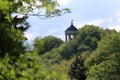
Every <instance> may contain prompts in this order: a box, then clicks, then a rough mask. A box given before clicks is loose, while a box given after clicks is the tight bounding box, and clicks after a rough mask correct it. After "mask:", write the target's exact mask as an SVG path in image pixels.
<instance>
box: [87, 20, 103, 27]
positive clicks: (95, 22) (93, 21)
mask: <svg viewBox="0 0 120 80" xmlns="http://www.w3.org/2000/svg"><path fill="white" fill-rule="evenodd" d="M103 22H104V21H103V20H102V19H97V20H92V21H90V22H87V23H85V24H90V25H97V26H98V25H100V24H102V23H103Z"/></svg>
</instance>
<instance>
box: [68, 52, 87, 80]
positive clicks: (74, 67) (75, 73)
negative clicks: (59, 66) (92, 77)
mask: <svg viewBox="0 0 120 80" xmlns="http://www.w3.org/2000/svg"><path fill="white" fill-rule="evenodd" d="M85 72H86V68H85V67H84V59H83V58H82V56H81V54H80V55H77V56H76V58H75V60H74V61H73V63H72V64H71V67H70V70H69V72H68V75H69V76H70V78H71V80H86V75H85Z"/></svg>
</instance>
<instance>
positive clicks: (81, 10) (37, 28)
mask: <svg viewBox="0 0 120 80" xmlns="http://www.w3.org/2000/svg"><path fill="white" fill-rule="evenodd" d="M58 2H59V4H60V6H61V8H70V9H71V11H72V12H71V13H70V14H65V15H63V16H60V17H54V18H51V19H39V18H38V17H29V18H28V20H27V21H28V22H29V23H30V25H31V27H30V28H29V29H28V31H26V32H25V36H26V37H27V38H28V41H29V42H32V41H33V40H34V39H35V38H36V37H41V38H43V37H45V36H48V35H53V36H55V37H58V38H61V39H62V40H64V39H65V38H64V37H65V36H64V31H65V30H66V29H67V28H68V27H69V26H70V25H71V20H73V24H74V26H75V27H76V28H78V29H79V28H81V27H83V26H84V25H86V24H90V25H91V24H92V25H96V26H99V27H101V28H104V29H105V28H108V29H115V30H117V31H120V0H58Z"/></svg>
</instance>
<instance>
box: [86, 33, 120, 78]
mask: <svg viewBox="0 0 120 80" xmlns="http://www.w3.org/2000/svg"><path fill="white" fill-rule="evenodd" d="M119 43H120V33H117V32H115V31H111V32H110V34H107V35H106V36H105V37H104V38H103V39H102V40H101V41H100V42H99V44H98V48H97V49H96V51H95V52H94V53H93V54H92V55H91V56H90V57H89V58H88V59H87V60H86V61H85V65H86V67H87V68H88V73H87V80H118V79H119V78H120V75H119V72H120V68H119V67H120V61H119V60H120V44H119Z"/></svg>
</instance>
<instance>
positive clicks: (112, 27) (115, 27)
mask: <svg viewBox="0 0 120 80" xmlns="http://www.w3.org/2000/svg"><path fill="white" fill-rule="evenodd" d="M108 28H109V29H115V30H116V31H118V32H119V31H120V25H114V26H109V27H108Z"/></svg>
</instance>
